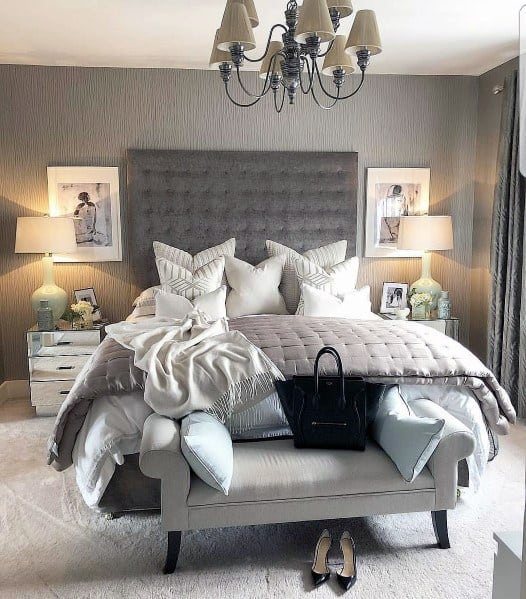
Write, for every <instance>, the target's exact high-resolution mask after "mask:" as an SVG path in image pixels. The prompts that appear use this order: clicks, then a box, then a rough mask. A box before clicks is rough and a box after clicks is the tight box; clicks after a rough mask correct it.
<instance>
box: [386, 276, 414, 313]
mask: <svg viewBox="0 0 526 599" xmlns="http://www.w3.org/2000/svg"><path fill="white" fill-rule="evenodd" d="M408 292H409V284H408V283H393V282H386V283H384V284H383V289H382V300H381V303H380V314H396V311H397V310H401V309H404V308H407V307H408V302H407V294H408Z"/></svg>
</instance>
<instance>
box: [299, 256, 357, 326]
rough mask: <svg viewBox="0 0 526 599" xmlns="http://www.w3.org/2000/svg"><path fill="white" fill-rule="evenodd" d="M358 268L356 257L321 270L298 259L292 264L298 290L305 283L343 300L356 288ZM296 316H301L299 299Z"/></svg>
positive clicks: (304, 259) (306, 261)
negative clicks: (298, 286)
mask: <svg viewBox="0 0 526 599" xmlns="http://www.w3.org/2000/svg"><path fill="white" fill-rule="evenodd" d="M359 266H360V260H359V259H358V257H357V256H354V258H349V260H344V261H343V262H339V263H338V264H335V265H334V266H329V267H327V268H322V267H321V266H318V265H317V264H314V262H311V261H310V260H307V259H306V258H303V257H300V258H298V259H297V260H296V261H295V262H294V271H295V273H296V277H297V279H298V284H299V285H300V288H301V285H303V284H304V283H306V284H308V285H310V286H311V287H316V288H317V289H321V290H322V291H326V292H327V293H330V294H331V295H335V296H337V297H339V298H343V297H344V296H345V295H347V294H348V293H350V292H351V291H353V290H354V289H355V288H356V281H357V279H358V268H359ZM296 314H303V305H302V303H301V297H300V300H299V302H298V308H297V310H296Z"/></svg>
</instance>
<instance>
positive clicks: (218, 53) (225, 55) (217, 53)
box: [208, 29, 232, 69]
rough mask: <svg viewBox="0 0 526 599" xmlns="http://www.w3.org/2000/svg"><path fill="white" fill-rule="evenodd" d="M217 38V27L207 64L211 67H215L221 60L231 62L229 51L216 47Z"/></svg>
mask: <svg viewBox="0 0 526 599" xmlns="http://www.w3.org/2000/svg"><path fill="white" fill-rule="evenodd" d="M218 39H219V29H218V30H217V31H216V36H215V38H214V45H213V47H212V53H211V54H210V62H209V63H208V64H209V66H210V67H211V68H213V69H215V68H217V67H218V66H219V65H220V64H222V63H223V62H232V56H231V55H230V52H225V51H224V50H219V48H218V47H217V40H218Z"/></svg>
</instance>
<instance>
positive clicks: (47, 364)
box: [29, 356, 89, 383]
mask: <svg viewBox="0 0 526 599" xmlns="http://www.w3.org/2000/svg"><path fill="white" fill-rule="evenodd" d="M88 360H89V356H56V357H54V358H29V378H30V381H31V383H33V381H71V380H74V379H75V378H76V376H77V374H78V373H79V372H80V371H81V370H82V367H83V366H84V364H86V362H87V361H88Z"/></svg>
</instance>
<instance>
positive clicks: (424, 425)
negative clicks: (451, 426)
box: [372, 385, 445, 483]
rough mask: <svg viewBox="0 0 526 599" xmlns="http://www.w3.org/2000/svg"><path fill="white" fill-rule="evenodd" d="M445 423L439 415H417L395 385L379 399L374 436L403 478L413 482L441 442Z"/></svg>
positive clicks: (373, 430)
mask: <svg viewBox="0 0 526 599" xmlns="http://www.w3.org/2000/svg"><path fill="white" fill-rule="evenodd" d="M444 425H445V421H444V420H442V419H440V418H421V417H420V416H417V415H416V414H415V413H414V412H413V410H411V408H410V407H409V406H408V404H407V403H406V402H405V401H404V399H403V397H402V396H401V395H400V391H399V390H398V386H396V385H395V386H393V387H390V388H389V389H388V390H387V391H386V393H385V395H384V398H383V401H382V402H381V403H380V407H379V409H378V415H377V416H376V420H375V421H374V423H373V427H372V436H373V438H374V440H375V441H376V442H377V443H378V445H380V447H381V448H382V449H383V450H384V451H385V453H386V454H387V455H388V456H389V457H390V458H391V459H392V460H393V462H394V463H395V465H396V467H397V468H398V470H399V471H400V474H401V475H402V476H403V477H404V480H405V481H407V482H408V483H412V482H413V481H414V480H415V478H416V477H417V476H418V475H419V474H420V472H421V471H422V468H424V466H425V465H426V464H427V462H428V460H429V458H430V457H431V455H432V453H433V452H434V451H435V449H436V446H437V445H438V444H439V442H440V439H441V438H442V434H443V430H444Z"/></svg>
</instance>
